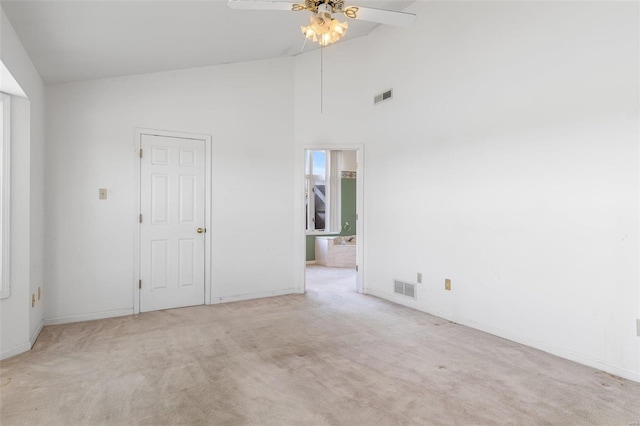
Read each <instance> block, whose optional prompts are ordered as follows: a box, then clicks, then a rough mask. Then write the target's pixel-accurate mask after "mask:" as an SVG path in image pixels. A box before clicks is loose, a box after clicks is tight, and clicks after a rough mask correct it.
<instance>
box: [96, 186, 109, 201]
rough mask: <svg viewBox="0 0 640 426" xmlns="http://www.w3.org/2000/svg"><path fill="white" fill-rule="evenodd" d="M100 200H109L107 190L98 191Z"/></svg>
mask: <svg viewBox="0 0 640 426" xmlns="http://www.w3.org/2000/svg"><path fill="white" fill-rule="evenodd" d="M98 199H100V200H106V199H107V188H100V189H98Z"/></svg>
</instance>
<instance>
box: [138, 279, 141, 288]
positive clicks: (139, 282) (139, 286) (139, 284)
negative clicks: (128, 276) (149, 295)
mask: <svg viewBox="0 0 640 426" xmlns="http://www.w3.org/2000/svg"><path fill="white" fill-rule="evenodd" d="M138 288H142V280H138Z"/></svg>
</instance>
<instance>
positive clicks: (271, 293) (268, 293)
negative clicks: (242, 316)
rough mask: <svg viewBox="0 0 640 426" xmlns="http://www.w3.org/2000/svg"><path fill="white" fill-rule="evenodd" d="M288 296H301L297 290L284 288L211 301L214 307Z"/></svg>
mask: <svg viewBox="0 0 640 426" xmlns="http://www.w3.org/2000/svg"><path fill="white" fill-rule="evenodd" d="M287 294H300V290H299V289H297V288H284V289H281V290H272V291H261V292H258V293H248V294H239V295H235V296H223V297H214V298H213V300H211V304H212V305H217V304H220V303H228V302H240V301H242V300H252V299H263V298H265V297H275V296H284V295H287Z"/></svg>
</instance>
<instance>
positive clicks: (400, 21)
mask: <svg viewBox="0 0 640 426" xmlns="http://www.w3.org/2000/svg"><path fill="white" fill-rule="evenodd" d="M355 9H357V10H355ZM351 11H355V15H356V17H355V18H354V19H360V20H363V21H371V22H377V23H379V24H386V25H395V26H397V27H408V26H409V25H411V24H413V23H414V22H415V20H416V15H415V14H413V13H407V12H396V11H395V10H384V9H375V8H373V7H360V6H350V7H347V8H345V10H344V12H345V15H347V16H348V17H351V16H350V14H351V13H350V12H351Z"/></svg>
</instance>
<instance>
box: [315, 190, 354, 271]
mask: <svg viewBox="0 0 640 426" xmlns="http://www.w3.org/2000/svg"><path fill="white" fill-rule="evenodd" d="M340 186H341V191H342V196H341V203H342V205H341V214H342V232H340V234H337V233H332V234H324V235H323V236H325V235H326V236H330V235H356V179H341V182H340ZM345 222H349V225H351V230H350V231H345V230H344V224H345ZM316 236H317V235H307V262H309V261H311V260H316Z"/></svg>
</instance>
